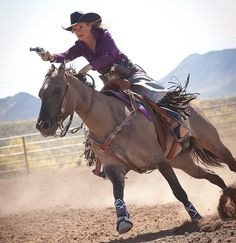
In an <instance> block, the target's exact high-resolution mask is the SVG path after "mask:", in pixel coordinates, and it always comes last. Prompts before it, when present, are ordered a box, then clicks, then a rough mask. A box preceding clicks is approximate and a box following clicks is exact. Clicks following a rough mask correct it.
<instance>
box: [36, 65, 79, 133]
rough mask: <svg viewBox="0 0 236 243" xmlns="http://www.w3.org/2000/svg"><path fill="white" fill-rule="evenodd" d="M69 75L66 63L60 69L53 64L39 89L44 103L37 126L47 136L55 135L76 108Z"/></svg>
mask: <svg viewBox="0 0 236 243" xmlns="http://www.w3.org/2000/svg"><path fill="white" fill-rule="evenodd" d="M67 75H68V74H67V73H66V71H65V64H64V63H62V64H61V65H60V67H59V69H56V68H55V66H54V65H52V66H51V68H50V69H49V70H48V73H47V74H46V76H45V80H44V82H43V85H42V87H41V89H40V91H39V97H40V98H41V100H42V105H41V109H40V113H39V117H38V121H37V124H36V128H37V129H38V130H39V131H40V133H41V134H42V135H43V136H45V137H47V136H53V135H55V133H56V130H57V128H58V127H59V126H60V125H61V124H62V122H63V121H64V120H65V119H66V118H67V117H68V116H69V115H70V114H72V113H73V112H74V110H75V106H76V104H75V102H73V100H72V99H71V97H70V95H69V93H70V92H71V91H70V82H69V81H68V77H67Z"/></svg>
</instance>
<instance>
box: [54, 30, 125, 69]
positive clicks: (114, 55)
mask: <svg viewBox="0 0 236 243" xmlns="http://www.w3.org/2000/svg"><path fill="white" fill-rule="evenodd" d="M93 33H94V35H95V38H96V49H95V52H93V51H92V50H91V49H90V48H89V47H88V46H87V45H86V44H85V43H84V42H83V41H80V40H77V41H76V42H75V44H74V45H73V46H72V47H71V48H69V49H68V50H67V51H66V52H64V53H58V54H54V56H55V58H56V59H55V62H58V63H61V62H62V61H63V60H64V59H65V60H70V61H72V60H74V59H75V58H77V57H84V58H86V59H87V61H88V62H89V64H90V65H91V66H92V67H93V69H94V70H97V71H101V70H103V69H104V68H106V67H109V66H111V65H113V64H115V63H119V62H120V61H121V59H122V58H124V56H125V55H124V54H123V53H122V52H121V51H120V50H119V49H118V48H117V46H116V44H115V42H114V40H113V39H112V36H111V34H110V33H109V32H108V30H107V29H102V28H99V29H94V30H93Z"/></svg>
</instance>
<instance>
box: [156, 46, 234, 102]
mask: <svg viewBox="0 0 236 243" xmlns="http://www.w3.org/2000/svg"><path fill="white" fill-rule="evenodd" d="M188 74H190V83H189V86H188V91H190V92H198V93H200V96H199V98H221V97H226V96H235V95H236V49H226V50H221V51H211V52H208V53H205V54H202V55H200V54H192V55H190V56H188V57H187V58H185V59H184V60H183V61H182V62H181V63H180V64H179V65H178V66H177V67H176V68H175V69H174V70H173V71H171V72H170V73H169V74H168V75H166V76H165V77H164V78H162V79H161V80H159V82H161V83H163V82H164V83H165V85H166V82H169V81H171V80H172V81H176V79H173V78H172V79H171V77H173V76H174V77H176V78H177V79H178V80H179V81H180V82H181V83H184V81H185V80H186V78H187V76H188Z"/></svg>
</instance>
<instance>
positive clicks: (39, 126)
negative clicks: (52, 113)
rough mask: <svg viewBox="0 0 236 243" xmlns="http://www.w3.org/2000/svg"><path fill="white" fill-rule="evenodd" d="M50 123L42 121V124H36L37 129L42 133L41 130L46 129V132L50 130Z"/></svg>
mask: <svg viewBox="0 0 236 243" xmlns="http://www.w3.org/2000/svg"><path fill="white" fill-rule="evenodd" d="M50 125H51V123H50V121H40V122H37V124H36V128H37V129H38V130H39V131H40V130H41V129H44V130H47V129H49V128H50Z"/></svg>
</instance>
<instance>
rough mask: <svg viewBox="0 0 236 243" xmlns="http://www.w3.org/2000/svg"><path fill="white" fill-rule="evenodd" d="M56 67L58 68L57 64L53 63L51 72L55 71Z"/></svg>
mask: <svg viewBox="0 0 236 243" xmlns="http://www.w3.org/2000/svg"><path fill="white" fill-rule="evenodd" d="M55 69H56V67H55V65H54V64H52V65H51V68H50V70H51V72H52V73H53V72H54V71H55Z"/></svg>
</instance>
